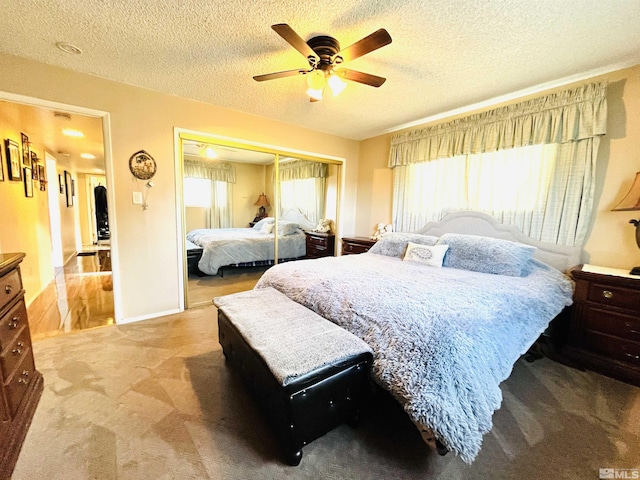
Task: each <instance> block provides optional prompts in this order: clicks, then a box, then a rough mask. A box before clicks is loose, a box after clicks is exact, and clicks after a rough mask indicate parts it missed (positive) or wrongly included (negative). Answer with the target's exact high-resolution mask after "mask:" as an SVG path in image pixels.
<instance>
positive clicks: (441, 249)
mask: <svg viewBox="0 0 640 480" xmlns="http://www.w3.org/2000/svg"><path fill="white" fill-rule="evenodd" d="M448 248H449V245H444V244H438V245H420V244H419V243H413V242H409V244H408V245H407V251H406V252H405V254H404V257H403V259H402V260H405V261H408V262H418V263H424V264H426V265H429V266H431V267H442V261H443V260H444V254H445V253H447V249H448Z"/></svg>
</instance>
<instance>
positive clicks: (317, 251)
mask: <svg viewBox="0 0 640 480" xmlns="http://www.w3.org/2000/svg"><path fill="white" fill-rule="evenodd" d="M307 256H309V257H326V256H329V253H328V252H327V247H324V246H321V245H310V244H307Z"/></svg>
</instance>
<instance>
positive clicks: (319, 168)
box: [279, 160, 329, 181]
mask: <svg viewBox="0 0 640 480" xmlns="http://www.w3.org/2000/svg"><path fill="white" fill-rule="evenodd" d="M279 169H280V180H282V181H288V180H303V179H305V178H326V177H328V176H329V167H328V166H327V164H326V163H322V162H309V161H307V160H294V161H291V162H281V163H280V165H279Z"/></svg>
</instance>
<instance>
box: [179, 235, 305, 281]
mask: <svg viewBox="0 0 640 480" xmlns="http://www.w3.org/2000/svg"><path fill="white" fill-rule="evenodd" d="M187 240H189V241H190V242H193V243H195V244H196V245H198V246H200V247H202V248H203V251H202V257H201V258H200V261H199V262H198V268H199V269H200V271H202V272H203V273H206V274H207V275H216V274H217V273H218V269H219V268H220V267H224V266H225V265H234V264H236V263H250V262H259V261H265V260H273V259H274V257H275V254H274V235H273V234H272V233H270V234H266V233H260V231H259V230H255V229H253V228H212V229H208V228H203V229H198V230H192V231H190V232H189V233H188V234H187ZM305 242H306V236H305V234H304V232H303V231H302V230H298V231H297V232H296V233H293V234H291V235H281V236H279V237H278V257H279V258H281V259H285V258H300V257H304V256H305V254H306V243H305Z"/></svg>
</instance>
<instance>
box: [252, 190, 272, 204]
mask: <svg viewBox="0 0 640 480" xmlns="http://www.w3.org/2000/svg"><path fill="white" fill-rule="evenodd" d="M254 205H258V206H260V207H269V206H270V205H269V200H267V196H266V195H265V194H264V193H261V194H260V196H259V197H258V200H256V203H254Z"/></svg>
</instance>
